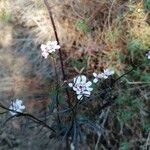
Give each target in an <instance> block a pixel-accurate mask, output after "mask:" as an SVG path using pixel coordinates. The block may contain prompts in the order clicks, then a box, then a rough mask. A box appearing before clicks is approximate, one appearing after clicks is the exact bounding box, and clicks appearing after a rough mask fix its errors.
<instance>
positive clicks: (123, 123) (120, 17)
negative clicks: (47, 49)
mask: <svg viewBox="0 0 150 150" xmlns="http://www.w3.org/2000/svg"><path fill="white" fill-rule="evenodd" d="M49 4H50V6H51V8H52V13H53V15H54V20H55V23H56V26H57V31H58V35H59V39H60V44H61V47H62V50H63V59H64V63H65V67H66V73H67V77H68V79H71V78H72V77H73V76H74V75H77V74H78V73H79V72H82V73H84V74H87V75H89V76H90V74H91V73H92V72H93V71H101V70H102V69H103V68H105V67H113V68H114V69H115V72H116V76H119V75H121V74H123V73H124V72H126V71H128V70H129V69H130V68H131V67H132V66H134V65H139V64H143V65H142V66H141V67H137V68H136V69H135V71H133V72H132V73H130V74H129V75H127V76H126V77H124V78H123V79H122V82H121V83H118V85H117V86H116V87H115V90H116V92H115V94H116V93H117V99H116V100H115V103H114V104H113V106H111V107H108V108H107V109H106V110H103V112H99V114H101V115H102V114H105V115H106V114H107V115H106V116H107V117H106V120H105V122H104V124H103V127H104V128H105V134H104V135H103V136H101V139H100V142H99V145H98V147H99V149H104V150H108V149H110V150H117V149H118V150H130V149H133V150H138V149H139V150H145V149H146V148H147V147H148V144H149V148H150V119H149V118H150V99H149V97H150V93H149V90H150V86H149V85H150V74H149V73H150V67H149V62H148V60H147V58H146V57H145V53H146V52H147V51H148V49H150V1H149V0H49ZM0 35H1V36H0V100H1V101H3V102H4V103H5V104H9V102H10V100H12V99H13V98H16V97H21V98H22V99H24V100H25V103H26V105H27V110H28V111H29V112H33V111H35V110H36V109H37V108H38V109H39V110H40V109H41V103H39V105H38V104H37V103H35V102H36V101H38V102H39V101H40V100H41V95H43V97H42V98H43V99H44V100H45V101H46V102H49V100H48V93H49V91H50V90H51V87H52V86H53V85H52V84H51V83H52V82H53V77H54V76H53V69H52V68H53V67H52V65H51V63H50V62H49V61H48V60H43V59H42V57H41V52H40V44H41V43H44V42H45V41H47V40H54V33H53V30H52V26H51V22H50V19H49V16H48V12H47V10H46V7H45V5H44V3H43V1H42V0H13V1H9V0H1V1H0ZM58 66H59V64H58ZM122 83H124V84H122ZM96 104H97V103H94V104H93V105H92V106H91V107H95V109H98V108H97V107H98V106H96ZM39 107H40V108H39ZM35 108H36V109H35ZM92 117H93V119H94V120H95V121H96V122H98V123H100V122H101V120H100V119H99V117H103V116H98V115H92V112H91V118H92ZM96 117H97V118H96ZM4 119H5V118H3V117H2V119H1V118H0V123H2V121H4ZM10 122H11V121H10ZM10 122H9V123H8V125H7V126H8V127H9V128H10V129H9V130H10V131H9V130H7V129H6V128H5V127H3V128H1V129H0V149H2V150H6V149H13V148H15V149H17V148H18V150H19V149H30V148H31V147H32V148H33V149H36V150H37V149H38V148H39V149H42V148H43V147H44V148H45V149H49V146H50V145H53V142H49V138H48V135H44V136H47V140H45V139H46V138H43V139H42V140H41V139H40V138H41V134H39V133H37V134H36V135H35V133H33V132H31V131H26V130H27V129H24V128H25V126H26V124H23V125H18V123H16V121H14V120H13V121H12V123H10ZM21 127H22V128H23V129H22V128H21ZM12 128H15V133H14V132H13V131H12ZM32 128H33V127H31V129H32ZM35 128H36V127H35ZM6 130H7V131H6ZM13 130H14V129H13ZM24 132H26V134H24ZM44 133H45V132H44ZM42 137H43V136H42ZM29 140H30V141H29ZM39 141H40V142H39ZM87 142H88V143H89V144H88V145H87V148H85V149H94V148H95V144H96V142H97V138H96V137H95V136H91V137H90V134H89V138H88V139H87ZM56 145H57V144H56ZM144 148H145V149H144ZM54 149H55V148H54ZM83 149H84V148H83Z"/></svg>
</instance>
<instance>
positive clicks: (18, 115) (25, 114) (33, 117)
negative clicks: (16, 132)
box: [0, 103, 56, 133]
mask: <svg viewBox="0 0 150 150" xmlns="http://www.w3.org/2000/svg"><path fill="white" fill-rule="evenodd" d="M0 107H1V108H3V109H5V110H7V111H12V112H15V113H17V115H15V116H16V117H21V116H25V117H29V118H30V119H32V120H33V121H34V122H36V123H39V124H41V125H43V126H44V127H46V128H48V129H50V130H51V131H53V132H55V133H56V131H55V130H54V129H53V128H51V127H50V126H49V125H47V124H46V123H45V122H44V121H42V120H40V119H38V118H36V117H35V116H33V115H31V114H27V113H21V112H18V111H15V110H13V109H9V108H7V107H6V106H4V105H3V104H1V103H0ZM15 116H12V117H10V118H8V119H9V120H10V119H11V118H13V117H15ZM9 120H7V121H9Z"/></svg>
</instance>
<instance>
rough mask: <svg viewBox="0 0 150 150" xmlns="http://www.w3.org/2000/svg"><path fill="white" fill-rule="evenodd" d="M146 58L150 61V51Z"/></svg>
mask: <svg viewBox="0 0 150 150" xmlns="http://www.w3.org/2000/svg"><path fill="white" fill-rule="evenodd" d="M146 56H147V57H148V59H150V51H149V52H148V53H147V54H146Z"/></svg>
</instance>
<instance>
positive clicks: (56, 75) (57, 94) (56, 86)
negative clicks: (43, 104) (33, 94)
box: [52, 56, 61, 129]
mask: <svg viewBox="0 0 150 150" xmlns="http://www.w3.org/2000/svg"><path fill="white" fill-rule="evenodd" d="M52 59H53V64H54V70H55V79H56V85H55V90H56V107H57V112H59V101H58V97H59V78H58V73H57V66H56V60H55V58H54V57H53V56H52ZM57 119H58V126H59V128H60V129H61V120H60V116H59V113H57Z"/></svg>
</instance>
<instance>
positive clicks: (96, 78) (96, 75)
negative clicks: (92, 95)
mask: <svg viewBox="0 0 150 150" xmlns="http://www.w3.org/2000/svg"><path fill="white" fill-rule="evenodd" d="M93 76H94V77H95V78H94V79H93V82H94V83H97V82H98V80H99V79H100V78H101V74H97V73H95V72H94V73H93Z"/></svg>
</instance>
